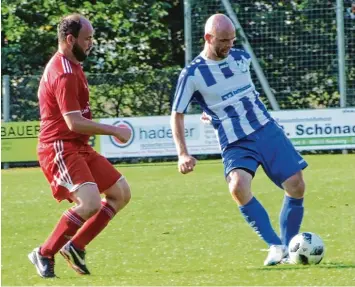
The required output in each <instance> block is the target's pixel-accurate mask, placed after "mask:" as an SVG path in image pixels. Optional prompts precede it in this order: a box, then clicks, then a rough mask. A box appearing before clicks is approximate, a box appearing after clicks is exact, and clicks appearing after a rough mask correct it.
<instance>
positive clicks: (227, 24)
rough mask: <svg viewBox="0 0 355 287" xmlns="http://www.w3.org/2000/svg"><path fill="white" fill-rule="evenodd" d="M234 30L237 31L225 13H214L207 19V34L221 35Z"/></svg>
mask: <svg viewBox="0 0 355 287" xmlns="http://www.w3.org/2000/svg"><path fill="white" fill-rule="evenodd" d="M233 31H235V27H234V24H233V22H232V21H231V19H229V18H228V17H227V16H226V15H224V14H214V15H212V16H211V17H209V18H208V20H207V21H206V25H205V35H206V34H210V35H219V34H221V33H224V32H227V33H229V32H233Z"/></svg>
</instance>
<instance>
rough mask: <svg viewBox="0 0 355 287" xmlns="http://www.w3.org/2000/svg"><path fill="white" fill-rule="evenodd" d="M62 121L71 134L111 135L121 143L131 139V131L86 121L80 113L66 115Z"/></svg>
mask: <svg viewBox="0 0 355 287" xmlns="http://www.w3.org/2000/svg"><path fill="white" fill-rule="evenodd" d="M64 120H65V122H66V124H67V126H68V128H69V129H70V130H71V131H72V132H76V133H79V134H84V135H90V136H91V135H112V136H115V137H117V138H118V139H119V140H120V141H122V142H124V143H125V142H127V141H128V140H129V139H130V137H131V131H130V130H129V129H126V128H120V127H116V126H113V125H106V124H101V123H97V122H94V121H92V120H89V119H86V118H84V117H83V116H82V115H81V112H80V111H75V112H71V113H67V114H65V115H64Z"/></svg>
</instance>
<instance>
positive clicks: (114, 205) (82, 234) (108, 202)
mask: <svg viewBox="0 0 355 287" xmlns="http://www.w3.org/2000/svg"><path fill="white" fill-rule="evenodd" d="M104 194H105V198H104V199H103V200H102V202H101V209H100V210H99V212H98V213H96V214H95V215H94V216H93V217H92V218H90V219H89V220H88V221H87V222H86V223H85V225H84V226H83V228H82V229H81V230H80V231H79V232H78V233H77V234H76V235H75V236H74V237H73V239H72V241H71V242H72V243H73V244H74V246H75V247H77V248H78V249H81V250H85V248H86V246H87V245H88V244H89V243H90V242H91V241H92V240H93V239H94V238H95V237H96V236H98V235H99V234H100V233H101V231H102V230H104V228H105V227H106V226H107V225H108V223H109V222H110V221H111V220H112V219H113V217H114V216H115V215H116V213H117V212H119V211H120V210H121V209H123V208H124V207H125V206H126V205H127V204H128V202H129V200H130V198H131V195H130V189H129V186H128V184H127V181H126V180H125V178H124V177H121V178H120V179H119V180H118V181H117V182H116V183H115V184H113V185H112V186H111V187H109V188H108V189H106V190H105V191H104Z"/></svg>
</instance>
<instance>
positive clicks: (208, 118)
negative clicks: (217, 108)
mask: <svg viewBox="0 0 355 287" xmlns="http://www.w3.org/2000/svg"><path fill="white" fill-rule="evenodd" d="M200 120H201V122H203V123H204V124H207V125H210V124H211V123H212V117H211V116H209V115H207V114H206V113H205V112H203V113H202V115H201V117H200Z"/></svg>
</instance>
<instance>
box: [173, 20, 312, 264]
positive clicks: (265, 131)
mask: <svg viewBox="0 0 355 287" xmlns="http://www.w3.org/2000/svg"><path fill="white" fill-rule="evenodd" d="M235 37H236V34H235V27H234V25H233V23H232V21H231V20H230V19H229V18H228V17H227V16H225V15H223V14H215V15H212V16H211V17H210V18H209V19H208V20H207V22H206V25H205V35H204V39H205V46H204V49H203V51H202V52H201V53H200V54H199V55H198V56H197V57H196V58H195V59H194V60H193V61H192V62H191V63H190V65H188V66H187V67H185V68H184V69H183V70H182V72H181V74H180V77H179V80H178V84H177V87H176V92H175V99H174V103H173V108H172V114H171V126H172V130H173V137H174V141H175V144H176V148H177V153H178V157H179V161H178V168H179V171H180V172H181V173H182V174H186V173H189V172H191V171H192V170H193V169H194V166H195V165H196V159H195V158H194V157H192V156H191V155H189V153H188V149H187V146H186V142H185V139H184V113H185V111H186V109H187V107H188V105H189V103H190V102H191V100H193V99H194V100H196V101H197V102H198V103H199V104H200V106H201V108H202V109H203V115H202V120H203V121H206V120H207V121H209V122H210V123H211V124H212V125H213V128H214V130H215V133H216V136H217V139H218V142H219V144H220V148H221V152H222V159H223V164H224V174H225V178H226V181H227V183H228V187H229V191H230V193H231V195H232V197H233V199H234V200H235V201H236V203H237V204H238V206H239V209H240V212H241V213H242V215H243V216H244V218H245V220H246V221H247V222H248V224H249V225H250V226H251V227H252V228H253V229H254V230H255V232H256V233H257V234H258V235H259V236H260V237H261V238H262V239H263V240H264V241H265V242H266V244H267V245H268V246H269V253H268V256H267V258H266V260H265V261H264V265H276V264H278V263H280V262H281V261H282V260H283V258H285V257H286V256H287V245H288V243H289V241H290V240H291V238H292V237H293V236H294V235H296V234H297V233H298V232H299V229H300V225H301V222H302V218H303V212H304V209H303V196H304V192H305V183H304V180H303V176H302V170H303V169H304V168H305V167H306V166H307V163H306V162H305V160H304V159H303V158H302V157H301V156H300V154H299V153H298V152H297V151H296V150H295V148H294V147H293V145H292V143H291V142H290V140H289V139H288V138H287V137H286V135H285V133H284V132H283V130H282V128H281V127H280V126H279V125H278V124H277V123H276V122H275V120H274V119H273V118H272V117H271V116H270V114H269V113H268V111H267V110H266V108H265V106H264V104H263V103H262V102H261V100H260V98H259V93H258V92H257V91H256V90H255V86H254V84H253V82H252V80H251V75H250V62H251V59H250V55H249V54H248V53H247V52H246V51H244V50H238V49H234V48H233V42H234V41H235ZM259 165H261V166H262V167H263V169H264V171H265V172H266V174H267V176H268V177H269V178H270V179H271V180H272V181H273V182H274V183H275V184H276V185H277V186H279V187H280V188H282V189H284V190H285V195H284V202H283V206H282V209H281V213H280V230H281V234H280V237H279V236H278V235H277V234H276V232H275V231H274V229H273V227H272V226H271V223H270V219H269V216H268V214H267V212H266V210H265V209H264V207H263V206H262V205H261V203H260V202H259V201H258V200H257V199H256V197H255V196H254V195H253V193H252V191H251V182H252V179H253V177H254V175H255V172H256V170H257V168H258V166H259Z"/></svg>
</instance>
